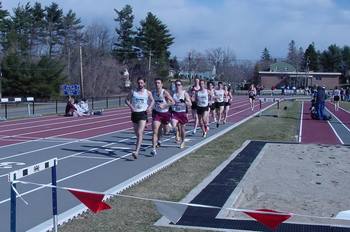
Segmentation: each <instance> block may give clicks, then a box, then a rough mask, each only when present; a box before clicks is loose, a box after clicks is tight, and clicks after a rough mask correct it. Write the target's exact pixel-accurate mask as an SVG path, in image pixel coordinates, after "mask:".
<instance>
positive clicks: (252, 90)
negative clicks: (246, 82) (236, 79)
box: [248, 84, 256, 111]
mask: <svg viewBox="0 0 350 232" xmlns="http://www.w3.org/2000/svg"><path fill="white" fill-rule="evenodd" d="M248 96H249V102H250V108H251V109H252V111H254V103H255V96H256V88H255V86H254V84H251V85H250V87H249V90H248Z"/></svg>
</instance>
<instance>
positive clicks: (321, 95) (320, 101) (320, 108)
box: [316, 86, 326, 120]
mask: <svg viewBox="0 0 350 232" xmlns="http://www.w3.org/2000/svg"><path fill="white" fill-rule="evenodd" d="M325 101H326V91H325V88H322V87H321V86H318V87H317V92H316V106H317V107H316V108H317V113H318V117H319V119H320V120H323V119H324V114H323V112H324V105H325Z"/></svg>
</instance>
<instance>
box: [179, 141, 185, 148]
mask: <svg viewBox="0 0 350 232" xmlns="http://www.w3.org/2000/svg"><path fill="white" fill-rule="evenodd" d="M180 148H181V149H183V148H185V141H183V142H182V143H181V144H180Z"/></svg>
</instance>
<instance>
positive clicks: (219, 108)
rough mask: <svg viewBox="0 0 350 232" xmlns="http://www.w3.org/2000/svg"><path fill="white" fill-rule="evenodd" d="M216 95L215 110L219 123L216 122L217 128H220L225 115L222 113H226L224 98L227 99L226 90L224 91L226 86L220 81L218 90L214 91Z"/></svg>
mask: <svg viewBox="0 0 350 232" xmlns="http://www.w3.org/2000/svg"><path fill="white" fill-rule="evenodd" d="M214 95H215V109H216V115H217V122H216V127H219V124H220V122H221V121H223V115H222V113H223V112H224V106H225V102H224V98H225V90H224V85H223V84H222V82H221V81H220V82H219V83H218V88H217V89H216V90H214Z"/></svg>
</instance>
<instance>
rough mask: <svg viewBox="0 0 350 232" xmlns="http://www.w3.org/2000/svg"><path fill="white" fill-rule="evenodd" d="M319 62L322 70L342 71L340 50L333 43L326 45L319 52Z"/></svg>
mask: <svg viewBox="0 0 350 232" xmlns="http://www.w3.org/2000/svg"><path fill="white" fill-rule="evenodd" d="M320 64H321V67H322V71H324V72H341V71H342V50H341V48H340V47H338V46H337V45H335V44H332V45H330V46H329V47H328V50H325V51H323V52H322V53H321V57H320Z"/></svg>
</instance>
